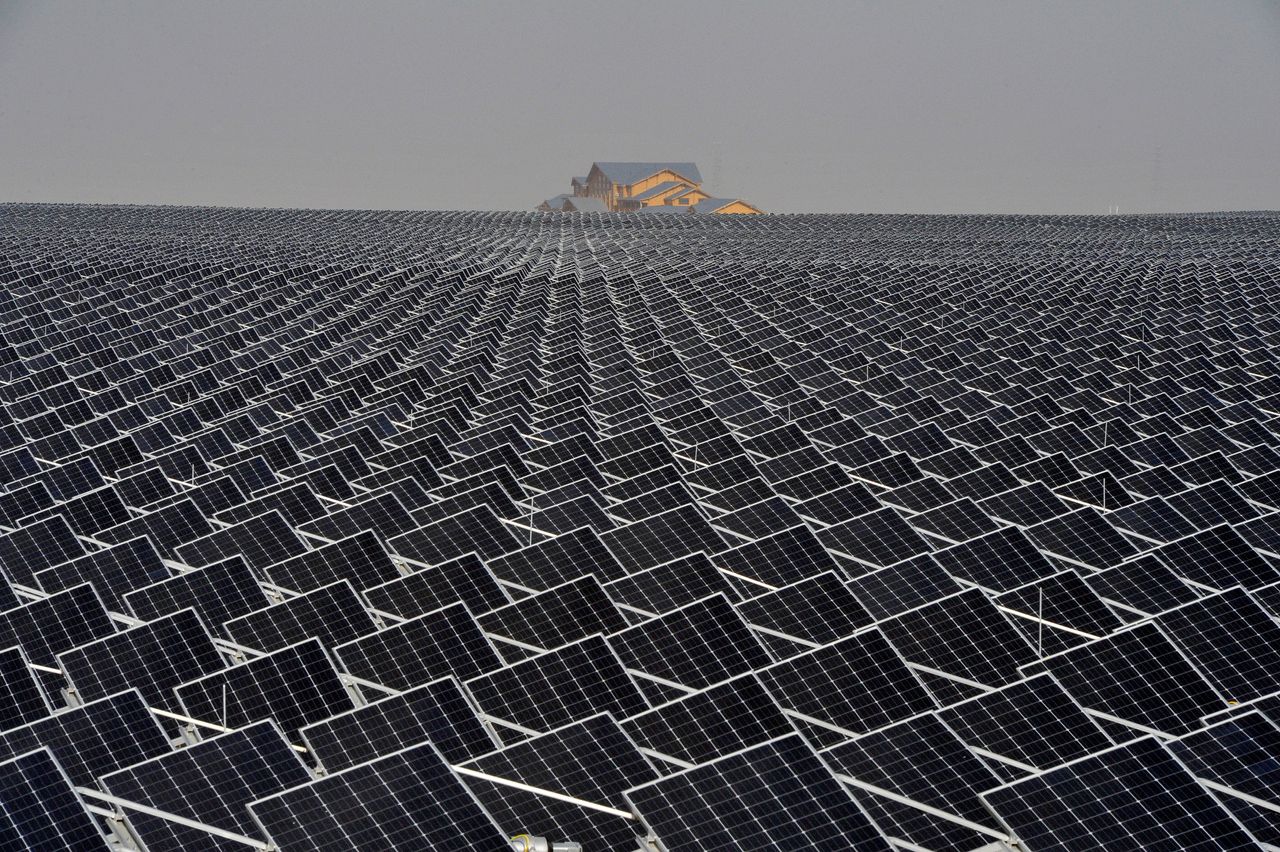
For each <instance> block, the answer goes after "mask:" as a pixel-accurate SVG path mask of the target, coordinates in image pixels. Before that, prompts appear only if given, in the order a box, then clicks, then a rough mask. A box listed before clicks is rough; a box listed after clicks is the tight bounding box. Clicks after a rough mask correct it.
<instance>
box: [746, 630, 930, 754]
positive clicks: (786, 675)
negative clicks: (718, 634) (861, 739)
mask: <svg viewBox="0 0 1280 852" xmlns="http://www.w3.org/2000/svg"><path fill="white" fill-rule="evenodd" d="M757 674H758V676H759V677H760V680H761V682H762V683H764V685H765V686H766V687H767V688H768V689H769V691H770V693H771V694H772V695H773V697H774V700H775V701H777V702H778V703H779V704H781V705H782V707H783V708H784V709H786V710H789V711H792V712H793V713H796V714H800V715H799V716H797V717H796V718H800V719H803V720H804V721H805V722H807V723H809V724H812V725H817V726H818V728H819V729H825V731H826V733H827V734H828V735H829V734H830V733H831V732H832V731H833V730H834V731H835V732H836V733H840V734H842V735H843V737H848V736H852V735H854V734H857V733H862V732H865V731H871V730H874V729H876V728H880V727H883V726H885V725H888V724H892V722H893V721H895V720H897V719H903V718H906V717H908V716H914V715H915V714H917V713H923V712H926V711H928V710H933V709H934V708H935V707H937V706H938V705H937V703H936V702H935V701H934V699H933V697H932V696H931V695H930V694H929V692H928V691H927V690H926V689H925V687H924V685H923V684H922V683H921V682H920V680H919V678H918V677H917V676H916V675H915V673H914V672H912V670H911V669H910V668H908V667H907V664H906V662H905V661H904V660H903V659H902V657H901V656H900V655H899V654H898V652H897V651H896V650H894V648H893V646H892V645H890V644H889V642H888V640H886V639H885V637H884V635H883V634H882V633H880V632H879V631H878V630H871V631H868V632H866V633H861V634H858V635H856V636H850V637H849V638H847V639H841V640H840V641H839V642H834V643H832V644H830V645H825V646H823V647H821V648H816V649H814V650H812V651H807V652H805V653H803V654H797V655H796V656H794V657H791V658H789V659H786V660H783V661H782V662H780V663H775V664H774V665H772V666H769V667H767V668H763V669H760V670H759V671H758V672H757ZM806 730H807V729H806ZM822 733H823V731H822V730H819V731H816V732H815V735H817V734H822Z"/></svg>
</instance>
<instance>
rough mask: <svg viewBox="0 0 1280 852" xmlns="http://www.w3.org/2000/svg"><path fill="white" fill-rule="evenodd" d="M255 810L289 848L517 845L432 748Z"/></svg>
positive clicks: (295, 790)
mask: <svg viewBox="0 0 1280 852" xmlns="http://www.w3.org/2000/svg"><path fill="white" fill-rule="evenodd" d="M249 812H250V814H251V815H252V816H253V819H254V821H256V822H257V823H258V825H259V826H261V828H262V831H263V833H264V834H265V835H266V836H267V837H268V838H269V839H270V842H271V843H274V844H275V845H276V846H277V847H279V848H282V849H292V848H298V849H315V850H330V849H331V850H335V852H337V850H344V852H346V850H351V849H414V848H417V849H435V848H440V849H458V850H467V849H470V850H475V852H491V850H494V849H501V848H503V847H504V846H508V845H510V844H509V843H508V842H507V838H506V836H505V835H504V834H503V832H502V831H501V830H500V829H499V828H498V826H497V825H496V824H495V823H494V821H493V818H492V817H490V816H489V814H488V813H487V812H486V811H485V810H484V808H483V807H481V805H480V804H479V802H477V801H476V799H475V796H474V795H473V794H472V793H471V792H470V791H469V790H468V789H467V788H466V786H465V785H463V783H462V782H461V781H460V780H459V779H458V777H457V776H456V775H455V774H454V773H453V772H452V771H451V770H450V768H449V766H448V764H446V763H445V762H444V759H443V758H442V757H441V756H440V753H439V752H438V751H436V749H435V747H434V746H432V745H431V744H430V743H423V744H421V745H417V746H414V747H412V748H408V749H405V750H404V751H400V752H396V753H395V754H391V755H387V756H386V757H382V758H379V759H378V760H375V761H372V762H370V763H364V764H361V765H360V766H354V767H352V768H350V769H347V770H344V771H342V772H338V773H335V774H333V775H329V776H327V777H325V778H321V779H320V780H318V781H312V782H310V783H308V784H303V785H300V786H297V787H292V788H290V789H288V790H285V791H284V792H282V793H276V794H275V795H273V796H268V797H265V798H262V799H258V800H257V801H255V802H252V803H251V804H250V805H249ZM356 814H368V815H370V816H369V817H367V818H363V819H352V816H353V815H356Z"/></svg>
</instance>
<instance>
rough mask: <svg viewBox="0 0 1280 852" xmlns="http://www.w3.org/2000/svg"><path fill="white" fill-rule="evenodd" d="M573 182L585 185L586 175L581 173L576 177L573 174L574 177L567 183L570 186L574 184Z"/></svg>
mask: <svg viewBox="0 0 1280 852" xmlns="http://www.w3.org/2000/svg"><path fill="white" fill-rule="evenodd" d="M575 184H576V185H578V186H586V185H587V178H586V175H583V176H582V177H576V176H575V177H574V178H572V179H571V180H570V181H569V185H570V186H573V185H575Z"/></svg>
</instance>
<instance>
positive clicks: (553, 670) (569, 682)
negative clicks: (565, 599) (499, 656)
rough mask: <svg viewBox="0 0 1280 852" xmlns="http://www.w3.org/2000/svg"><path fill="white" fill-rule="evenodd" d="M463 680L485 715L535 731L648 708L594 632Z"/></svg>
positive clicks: (617, 661)
mask: <svg viewBox="0 0 1280 852" xmlns="http://www.w3.org/2000/svg"><path fill="white" fill-rule="evenodd" d="M464 685H465V686H466V688H467V690H468V691H469V692H470V693H471V694H472V696H474V698H475V700H476V703H477V704H478V705H479V706H480V710H481V711H482V712H483V713H485V714H486V715H489V716H495V717H497V718H498V719H502V720H504V721H506V722H511V723H515V724H516V725H520V726H523V727H525V728H530V729H533V730H535V731H550V730H552V729H554V728H557V727H560V726H562V725H567V724H569V723H570V722H575V721H577V720H579V719H585V718H586V717H588V716H592V715H595V714H596V713H613V714H614V716H615V717H624V716H631V715H634V714H636V713H639V712H642V711H644V710H647V709H649V702H648V701H647V700H646V699H645V697H644V694H643V693H642V692H641V691H640V688H639V687H638V686H636V684H635V682H634V681H633V680H632V679H631V676H630V675H628V674H627V671H626V669H624V668H623V666H622V663H621V661H619V659H618V657H617V656H616V654H615V653H614V652H613V650H612V649H611V648H610V647H609V645H608V644H607V643H606V642H605V641H604V639H603V638H602V637H599V636H592V637H588V638H587V639H583V640H581V641H579V642H575V643H573V644H571V645H565V646H564V647H562V648H557V649H556V650H554V651H549V652H547V653H545V654H540V655H538V656H536V657H531V658H529V659H527V660H522V661H520V662H518V663H513V664H512V665H509V666H506V667H504V668H501V669H497V670H495V671H492V672H489V673H488V674H484V675H481V676H479V677H477V678H473V679H471V680H469V681H467V682H466V683H465V684H464Z"/></svg>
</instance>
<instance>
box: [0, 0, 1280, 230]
mask: <svg viewBox="0 0 1280 852" xmlns="http://www.w3.org/2000/svg"><path fill="white" fill-rule="evenodd" d="M1278 107H1280V2H1278V0H1204V2H1199V0H1196V2H1192V0H1186V2H1177V0H1099V2H1091V0H1063V2H1035V0H1007V2H1006V0H964V2H960V0H952V2H913V1H912V0H876V2H852V0H839V1H838V2H806V0H771V2H721V0H682V2H667V0H627V2H612V0H591V2H558V0H540V1H539V0H518V1H517V0H510V2H479V0H468V2H461V0H456V1H455V2H425V0H403V2H390V0H369V2H362V1H361V2H358V1H357V0H340V2H311V1H310V0H308V1H307V2H284V1H283V0H275V1H274V2H265V0H216V2H210V0H200V2H185V0H183V2H179V0H155V2H141V0H112V2H105V0H65V1H64V0H41V2H34V0H33V2H21V0H19V1H18V2H14V0H0V200H7V201H103V202H155V203H183V204H223V205H239V206H289V207H374V208H430V209H459V208H463V209H528V208H530V207H532V206H533V205H535V204H536V203H537V202H538V201H539V200H540V199H541V198H544V197H547V196H550V195H553V194H555V193H557V192H567V191H568V182H569V178H570V177H571V176H572V175H574V174H585V173H586V171H587V168H588V167H589V166H590V164H591V162H592V161H593V160H695V161H697V162H698V164H699V165H700V166H701V168H702V173H703V176H704V178H705V179H706V181H707V188H708V189H709V190H711V191H712V192H713V194H718V195H727V196H737V197H743V198H746V199H747V200H749V201H752V202H754V203H756V204H758V205H759V206H761V207H763V208H765V209H766V210H769V211H774V212H800V211H824V212H862V211H870V212H894V211H910V212H1105V211H1106V209H1107V206H1108V205H1110V204H1119V205H1120V207H1121V210H1122V211H1124V212H1137V211H1151V210H1223V209H1235V210H1239V209H1260V208H1267V209H1276V208H1280V156H1277V152H1278V151H1280V109H1278Z"/></svg>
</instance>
